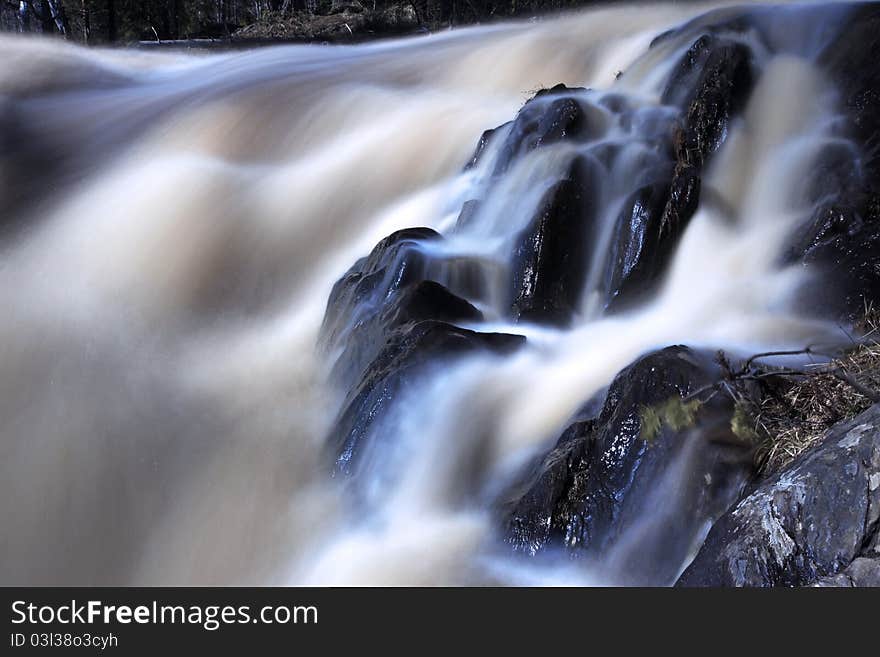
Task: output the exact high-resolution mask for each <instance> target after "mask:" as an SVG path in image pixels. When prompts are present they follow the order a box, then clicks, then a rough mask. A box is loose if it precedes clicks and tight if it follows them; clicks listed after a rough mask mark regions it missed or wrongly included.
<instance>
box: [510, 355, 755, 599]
mask: <svg viewBox="0 0 880 657" xmlns="http://www.w3.org/2000/svg"><path fill="white" fill-rule="evenodd" d="M718 377H719V371H718V367H717V366H716V365H715V364H714V363H713V362H712V360H711V359H709V358H708V357H706V356H703V355H701V354H699V353H697V352H694V351H692V350H691V349H688V348H687V347H680V346H679V347H668V348H666V349H663V350H661V351H658V352H654V353H651V354H648V355H647V356H644V357H642V358H640V359H639V360H637V361H636V362H635V363H633V364H632V365H630V366H629V367H627V368H626V369H624V370H623V371H622V372H620V373H619V374H618V375H617V377H616V378H615V379H614V382H613V383H612V384H611V387H610V388H609V389H608V392H607V394H606V396H605V400H604V403H602V405H601V410H599V412H598V413H596V412H590V411H589V410H586V411H585V412H584V413H582V414H581V415H580V416H579V417H577V418H576V419H575V421H574V422H573V423H572V424H571V425H570V426H569V427H568V428H567V429H566V430H565V431H564V432H563V434H562V436H561V438H560V439H559V441H558V443H557V444H556V447H555V448H554V449H553V450H551V451H550V453H549V454H548V455H547V456H546V457H545V458H544V459H543V461H542V462H541V463H540V465H539V466H538V467H537V469H536V470H535V471H534V472H533V473H532V474H531V476H530V477H529V478H528V479H527V481H526V484H525V485H524V486H523V487H522V488H523V489H524V491H525V492H523V493H521V494H519V496H518V497H516V496H515V495H514V501H513V502H512V503H511V504H510V505H509V507H508V509H507V513H506V536H507V540H508V541H509V543H510V544H511V545H512V546H513V548H514V549H515V550H516V551H519V552H523V553H525V554H528V555H536V554H538V553H540V552H543V551H546V550H557V549H563V550H566V551H568V552H570V553H571V554H572V555H573V556H579V557H586V558H590V559H593V560H600V559H601V558H604V555H606V554H614V555H615V559H616V560H617V564H616V565H617V568H616V570H618V577H624V578H625V582H626V583H631V582H638V583H642V584H644V583H652V584H670V583H672V582H673V581H674V578H675V576H676V575H677V574H678V573H679V572H680V568H681V564H682V562H683V561H684V559H685V558H686V555H687V554H688V551H689V550H691V549H692V548H693V546H694V543H695V542H696V541H698V540H699V538H700V537H701V534H700V532H701V529H702V527H704V526H705V524H706V523H707V522H711V520H713V519H714V518H716V517H718V516H719V515H720V514H721V513H723V511H724V510H725V509H726V508H727V507H728V506H729V505H730V504H731V503H733V501H734V500H735V499H736V498H737V496H738V495H739V493H740V491H741V489H742V488H743V486H744V484H745V482H746V480H747V478H748V476H749V475H750V473H751V469H752V468H751V459H750V457H749V454H750V453H751V449H750V448H751V446H750V445H748V444H745V443H743V442H742V441H741V440H740V439H739V438H737V437H736V436H735V435H734V434H733V431H732V429H731V422H730V420H731V417H732V414H733V409H732V407H731V405H730V403H729V401H727V400H726V398H724V397H721V396H716V397H715V398H714V400H713V401H712V402H710V403H708V404H704V403H701V402H700V401H695V400H694V401H691V400H689V397H690V396H691V395H692V394H693V393H695V392H697V391H699V390H700V389H702V388H704V387H705V386H707V385H709V384H711V383H712V382H714V381H716V380H717V378H718ZM595 406H596V404H595V403H590V404H588V409H589V408H590V407H593V408H594V407H595ZM684 462H686V463H687V467H683V468H680V469H678V468H676V465H677V464H681V463H684ZM628 533H640V534H641V538H642V540H640V541H639V542H638V544H637V549H636V550H632V549H631V547H632V546H630V547H629V548H628V547H627V546H626V545H625V544H626V540H625V537H626V536H627V535H628ZM606 562H607V559H606Z"/></svg>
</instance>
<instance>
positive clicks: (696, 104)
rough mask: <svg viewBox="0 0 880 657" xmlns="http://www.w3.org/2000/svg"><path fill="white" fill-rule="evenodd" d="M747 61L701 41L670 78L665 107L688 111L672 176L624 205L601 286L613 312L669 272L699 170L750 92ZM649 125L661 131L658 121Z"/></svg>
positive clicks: (739, 48) (734, 50)
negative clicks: (603, 284) (604, 286)
mask: <svg viewBox="0 0 880 657" xmlns="http://www.w3.org/2000/svg"><path fill="white" fill-rule="evenodd" d="M751 59H752V57H751V53H750V51H749V49H748V48H747V47H746V46H744V45H742V44H740V43H737V42H732V41H729V40H726V39H722V38H719V37H716V36H714V35H711V34H704V35H702V36H701V37H699V38H698V39H697V40H696V41H695V42H694V44H693V45H692V46H691V48H690V49H689V50H688V51H687V53H686V54H685V55H684V56H683V57H682V59H681V61H680V62H679V64H678V66H677V68H676V69H675V70H674V71H673V73H672V75H671V76H670V79H669V81H668V83H667V86H666V90H665V91H664V94H663V99H664V102H666V103H669V104H677V105H680V106H682V107H683V108H684V112H685V114H684V117H683V118H682V120H681V123H680V124H679V125H678V127H677V128H676V129H675V131H674V134H673V135H672V137H671V148H670V150H671V151H672V153H673V154H674V165H673V166H672V167H671V177H670V178H669V179H667V182H662V183H661V184H657V183H654V184H651V185H649V186H645V187H642V188H641V189H639V190H637V191H636V192H635V193H634V194H633V195H632V196H631V197H630V198H629V199H628V200H627V201H626V202H625V203H624V207H623V210H622V211H621V214H620V216H619V218H618V220H617V226H616V228H615V235H614V239H613V242H612V246H611V251H610V259H609V261H608V265H607V266H606V274H605V279H604V280H605V284H606V288H605V290H604V292H605V302H606V305H607V306H608V307H610V308H611V309H619V308H621V307H625V306H627V305H629V304H631V303H633V302H635V301H637V300H638V299H640V298H641V297H643V296H644V295H645V294H646V293H647V292H648V291H649V290H650V289H651V287H652V286H653V285H654V284H655V283H656V282H657V281H658V279H659V278H660V276H661V275H662V273H663V272H664V271H665V270H666V268H667V266H668V264H669V262H670V261H671V259H672V255H673V253H674V251H675V247H676V246H677V245H678V242H679V240H680V238H681V236H682V234H683V233H684V230H685V228H687V225H688V223H689V222H690V220H691V218H692V217H693V215H694V214H695V213H696V211H697V207H698V206H699V201H700V189H701V175H702V167H703V165H704V163H705V162H706V161H707V159H708V158H709V157H710V156H711V155H712V153H714V152H715V151H716V150H717V149H718V148H719V146H720V145H721V143H722V142H723V141H724V139H725V138H726V137H727V134H728V129H729V125H730V122H731V120H732V119H733V118H734V117H735V116H736V115H737V113H739V112H740V111H741V110H742V109H743V108H744V107H745V104H746V101H747V100H748V97H749V94H750V93H751V90H752V87H753V85H754V75H753V73H752V62H751ZM653 118H654V119H655V123H656V125H658V126H660V127H661V128H662V126H663V125H664V123H663V121H657V119H658V117H653ZM659 118H660V119H662V118H664V117H662V116H661V117H659Z"/></svg>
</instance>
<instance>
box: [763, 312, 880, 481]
mask: <svg viewBox="0 0 880 657" xmlns="http://www.w3.org/2000/svg"><path fill="white" fill-rule="evenodd" d="M878 326H880V315H878V313H876V312H874V311H873V310H872V309H870V308H869V309H867V312H866V314H865V320H864V322H863V325H862V326H861V327H859V328H860V329H861V331H860V332H861V333H863V334H864V338H863V339H862V340H861V341H860V342H859V344H857V346H855V347H854V348H853V349H851V350H850V351H848V352H847V353H845V354H844V355H842V356H841V357H839V358H837V359H835V360H833V361H832V362H831V363H821V364H817V365H814V366H808V367H805V368H803V371H804V372H805V375H803V376H795V377H784V378H783V379H782V380H779V379H776V380H775V381H776V382H775V383H774V385H773V387H772V388H770V390H769V394H768V395H766V396H765V397H764V399H763V400H762V402H761V403H760V405H759V407H757V408H752V409H750V413H749V414H750V415H751V417H752V418H753V420H754V425H753V426H754V430H755V433H756V434H757V435H758V436H759V438H760V439H761V441H760V445H759V447H758V450H757V455H756V458H757V463H758V466H759V468H760V470H761V472H762V473H763V474H770V473H772V472H776V471H778V470H779V469H780V468H782V467H784V466H785V465H787V464H788V463H790V462H791V461H792V460H793V459H794V458H796V457H797V456H798V455H799V454H801V453H803V452H804V451H805V450H807V449H809V448H810V447H812V446H813V445H815V444H816V442H818V441H819V439H820V438H821V437H822V436H823V435H824V434H825V432H826V431H827V430H828V429H829V428H831V427H832V426H833V425H834V424H837V423H838V422H841V421H844V420H849V419H851V418H853V417H855V416H856V415H858V414H859V413H861V412H862V411H864V410H866V409H867V408H868V407H869V406H871V405H872V403H873V401H872V400H871V399H870V397H869V396H868V395H866V394H864V391H859V390H858V389H857V387H858V385H860V386H863V388H867V389H870V390H876V391H880V342H878V340H880V329H878ZM835 370H836V372H837V373H841V374H843V376H845V377H849V378H850V379H851V380H853V381H855V383H856V384H857V385H855V386H854V385H853V383H851V382H847V381H845V380H843V379H842V378H841V377H840V376H838V374H836V373H835Z"/></svg>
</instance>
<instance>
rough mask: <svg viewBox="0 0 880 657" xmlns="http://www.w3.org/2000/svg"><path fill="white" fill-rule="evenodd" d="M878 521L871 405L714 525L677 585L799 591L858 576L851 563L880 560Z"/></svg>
mask: <svg viewBox="0 0 880 657" xmlns="http://www.w3.org/2000/svg"><path fill="white" fill-rule="evenodd" d="M878 522H880V406H873V407H871V408H870V409H868V410H867V411H866V412H864V413H863V414H861V415H859V416H858V417H856V418H855V419H854V420H851V421H849V422H845V423H842V424H839V425H837V426H835V427H833V428H832V429H831V430H830V431H829V432H828V434H827V435H826V437H825V438H824V439H823V440H822V442H821V443H820V444H819V445H817V446H816V447H814V448H812V449H811V450H809V451H808V452H806V453H804V454H802V455H801V456H800V457H798V458H797V459H796V460H795V461H793V462H792V463H791V464H790V465H789V466H788V467H786V468H784V469H783V470H781V471H779V472H778V473H776V474H775V475H773V476H772V477H770V478H769V479H767V480H766V481H764V482H762V483H761V484H760V485H759V486H757V488H755V489H754V490H753V491H752V492H751V493H750V494H749V495H747V496H746V497H745V498H743V499H742V500H741V501H740V502H739V503H738V504H737V505H736V506H735V507H734V508H733V509H732V510H730V511H729V512H728V513H726V514H725V515H724V516H723V517H722V518H721V519H720V520H718V522H716V523H715V525H714V526H713V527H712V530H711V531H710V532H709V536H708V537H707V538H706V541H705V543H704V545H703V547H702V549H701V550H700V551H699V553H698V554H697V556H696V558H695V559H694V561H693V563H691V564H690V566H689V567H688V568H687V570H686V571H685V572H684V574H683V575H682V576H681V578H680V580H679V582H678V585H680V586H803V585H807V584H811V583H814V582H817V581H818V580H820V579H821V578H828V577H832V578H833V577H834V576H836V575H838V574H841V573H842V574H843V576H844V577H849V576H851V575H855V576H857V577H859V578H860V577H862V575H863V574H864V573H867V572H868V570H867V566H866V564H863V563H861V562H860V563H858V564H856V563H855V560H856V559H857V558H858V557H860V556H863V557H866V558H874V559H876V558H877V556H880V553H877V530H878ZM867 565H870V564H867ZM850 568H852V570H849V569H850ZM865 576H866V577H867V576H868V575H865ZM826 581H828V580H826ZM837 581H842V580H840V579H838V580H837Z"/></svg>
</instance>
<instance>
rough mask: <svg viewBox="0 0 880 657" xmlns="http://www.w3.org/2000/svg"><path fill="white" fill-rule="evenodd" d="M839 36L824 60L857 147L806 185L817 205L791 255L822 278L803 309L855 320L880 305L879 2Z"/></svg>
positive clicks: (840, 149) (829, 158) (836, 154)
mask: <svg viewBox="0 0 880 657" xmlns="http://www.w3.org/2000/svg"><path fill="white" fill-rule="evenodd" d="M840 35H841V36H840V37H839V38H838V39H836V40H835V41H834V42H833V43H832V44H831V45H830V46H829V47H828V48H826V50H825V51H824V52H823V53H822V54H821V56H820V58H819V61H820V64H821V65H822V66H823V67H824V68H825V70H826V71H827V73H828V77H829V79H831V80H833V81H834V82H835V85H836V86H837V88H838V90H839V93H840V103H841V106H842V110H843V112H844V115H845V117H846V120H847V127H846V134H845V135H843V136H845V137H849V138H851V139H852V144H853V146H854V148H853V147H851V146H849V145H847V144H843V143H841V144H838V145H837V146H836V147H834V148H833V149H830V150H828V149H826V152H823V154H822V155H821V157H820V160H819V162H818V166H817V167H816V170H815V173H814V174H813V175H812V176H811V181H810V183H809V185H808V190H807V192H808V193H807V198H808V199H809V200H812V201H813V202H814V203H816V206H815V209H814V211H813V213H812V215H811V216H810V218H809V219H808V220H807V222H806V223H805V224H804V225H803V226H801V227H799V229H798V230H797V231H796V233H795V235H794V236H793V238H792V244H793V247H792V250H791V251H790V252H789V253H788V254H787V256H786V259H787V260H788V261H790V262H791V261H798V260H800V261H802V262H803V263H805V264H806V265H807V266H808V267H809V268H810V269H811V270H813V271H815V272H816V276H817V277H820V278H821V279H822V281H823V284H822V287H821V289H820V290H816V289H810V290H805V291H804V293H803V297H804V299H803V302H802V305H803V306H805V307H806V308H807V309H808V310H811V311H820V312H822V313H824V314H826V315H829V316H831V317H833V318H840V319H847V320H851V319H854V318H856V317H858V316H859V315H860V314H861V313H863V312H864V308H865V306H866V305H870V304H874V303H877V302H880V267H878V265H877V263H878V261H880V260H878V258H880V158H878V146H880V143H878V136H880V71H878V67H877V65H876V62H877V61H878V58H880V5H878V4H877V3H870V4H865V5H864V6H859V7H857V8H855V9H854V10H852V11H851V13H850V18H849V20H848V21H847V23H846V24H845V25H844V27H843V28H842V30H841V31H840ZM814 287H815V286H814Z"/></svg>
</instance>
